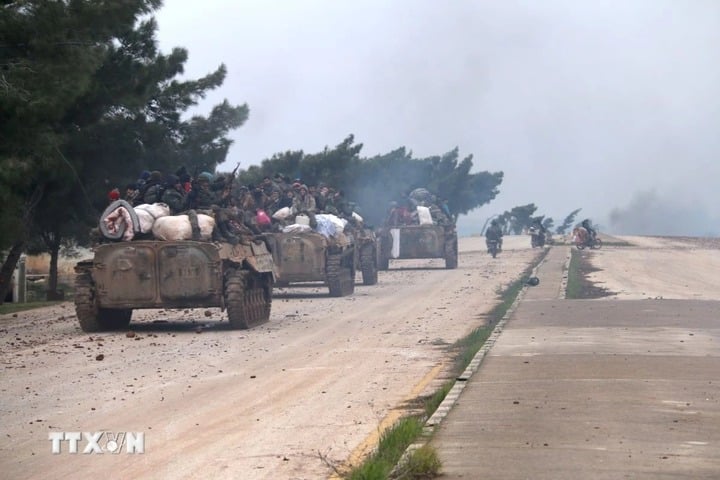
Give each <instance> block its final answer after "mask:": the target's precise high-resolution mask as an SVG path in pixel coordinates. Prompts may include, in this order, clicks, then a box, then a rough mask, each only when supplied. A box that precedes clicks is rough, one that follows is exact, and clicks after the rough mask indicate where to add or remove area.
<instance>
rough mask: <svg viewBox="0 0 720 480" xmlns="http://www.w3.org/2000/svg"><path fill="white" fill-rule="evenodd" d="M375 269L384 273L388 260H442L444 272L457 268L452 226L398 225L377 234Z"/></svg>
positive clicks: (381, 229)
mask: <svg viewBox="0 0 720 480" xmlns="http://www.w3.org/2000/svg"><path fill="white" fill-rule="evenodd" d="M377 236H378V242H379V244H380V249H379V253H378V268H379V269H380V270H388V269H389V268H390V260H391V259H410V258H443V259H445V268H450V269H452V268H457V265H458V239H457V231H456V230H455V225H454V224H450V225H402V226H393V227H382V228H380V229H379V230H378V232H377Z"/></svg>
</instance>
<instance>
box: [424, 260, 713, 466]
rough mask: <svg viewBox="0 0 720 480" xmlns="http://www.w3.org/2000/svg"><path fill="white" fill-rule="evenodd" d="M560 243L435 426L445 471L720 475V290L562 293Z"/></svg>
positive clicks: (435, 437) (434, 440)
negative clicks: (676, 294)
mask: <svg viewBox="0 0 720 480" xmlns="http://www.w3.org/2000/svg"><path fill="white" fill-rule="evenodd" d="M553 250H554V251H551V255H550V256H549V257H548V259H547V261H546V262H545V264H543V266H542V267H541V268H540V271H539V274H538V276H539V278H540V281H541V284H540V285H541V286H544V288H543V289H542V290H541V289H539V288H538V290H536V291H533V290H532V289H531V290H529V291H528V294H527V295H526V296H525V297H524V299H523V301H522V302H521V303H520V306H519V308H518V309H517V310H516V311H515V313H514V315H513V317H512V318H511V319H510V321H509V322H508V323H507V324H506V326H505V328H504V330H503V332H502V334H501V335H500V336H499V338H498V340H497V342H496V343H495V345H494V346H493V348H492V349H491V350H490V352H489V353H488V355H487V356H486V357H485V359H484V361H483V363H482V365H481V366H480V368H479V370H478V371H477V372H476V373H475V374H474V376H473V377H472V378H471V379H470V381H469V382H468V385H467V386H466V387H465V389H464V391H463V393H462V395H461V396H460V398H459V400H458V403H457V404H456V405H455V406H454V407H453V409H452V410H451V411H450V413H449V414H448V416H447V418H445V420H444V421H443V422H442V423H441V424H440V426H439V427H438V429H437V432H436V434H435V436H434V438H433V440H432V444H433V445H434V446H435V447H436V448H437V449H438V452H439V455H440V458H441V460H442V462H443V473H444V475H445V476H443V478H444V479H457V478H463V479H524V478H528V479H554V480H556V479H581V478H582V479H620V478H633V479H637V478H647V479H659V478H660V479H662V478H668V479H669V478H673V479H675V478H688V479H700V478H708V479H709V478H713V479H717V478H720V318H718V317H719V314H720V302H716V301H690V300H628V301H592V300H588V301H585V300H558V299H557V288H556V287H554V285H557V284H558V283H559V282H560V281H561V277H562V268H561V267H562V264H563V262H564V261H565V259H566V253H567V251H566V250H565V249H560V248H556V249H553Z"/></svg>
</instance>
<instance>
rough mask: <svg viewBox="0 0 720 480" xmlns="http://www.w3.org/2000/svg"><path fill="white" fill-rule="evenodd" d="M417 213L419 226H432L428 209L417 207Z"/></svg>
mask: <svg viewBox="0 0 720 480" xmlns="http://www.w3.org/2000/svg"><path fill="white" fill-rule="evenodd" d="M417 213H418V221H419V222H420V225H432V224H433V219H432V215H431V214H430V209H429V208H428V207H423V206H420V205H418V207H417Z"/></svg>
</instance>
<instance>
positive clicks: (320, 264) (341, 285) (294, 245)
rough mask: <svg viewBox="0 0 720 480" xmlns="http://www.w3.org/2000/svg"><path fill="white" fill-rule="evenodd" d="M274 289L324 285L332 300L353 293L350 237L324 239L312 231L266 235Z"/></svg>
mask: <svg viewBox="0 0 720 480" xmlns="http://www.w3.org/2000/svg"><path fill="white" fill-rule="evenodd" d="M264 236H265V240H266V242H267V244H268V246H269V247H270V251H271V252H272V257H273V263H274V265H275V268H276V271H277V286H289V285H291V284H297V283H308V282H323V283H325V284H326V285H327V287H328V290H329V293H330V296H331V297H344V296H346V295H351V294H352V293H353V292H354V291H355V268H356V252H355V249H356V245H355V242H354V238H353V236H351V235H344V234H339V235H337V236H335V237H326V236H324V235H322V234H320V233H317V232H315V231H305V232H288V233H282V232H277V233H266V234H264Z"/></svg>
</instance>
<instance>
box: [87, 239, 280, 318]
mask: <svg viewBox="0 0 720 480" xmlns="http://www.w3.org/2000/svg"><path fill="white" fill-rule="evenodd" d="M75 272H76V274H77V275H76V281H75V309H76V313H77V317H78V320H79V321H80V327H81V328H82V329H83V330H84V331H86V332H98V331H105V330H117V329H122V328H126V327H127V326H128V325H129V323H130V319H131V317H132V312H133V310H137V309H145V308H198V307H220V308H221V309H223V310H227V316H228V320H229V322H230V325H231V326H232V327H233V328H240V329H246V328H250V327H253V326H255V325H258V324H260V323H263V322H266V321H267V320H268V319H269V317H270V305H271V302H272V288H273V282H274V270H273V261H272V255H271V254H270V252H269V251H268V249H267V246H266V245H265V243H264V242H263V241H262V240H258V239H255V240H245V241H241V242H240V243H238V244H236V245H233V244H230V243H224V242H209V241H207V242H205V241H192V240H177V241H158V240H137V241H123V242H117V243H107V244H103V245H99V246H97V247H95V249H94V258H93V259H92V260H87V261H82V262H79V263H78V264H77V265H76V267H75Z"/></svg>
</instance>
